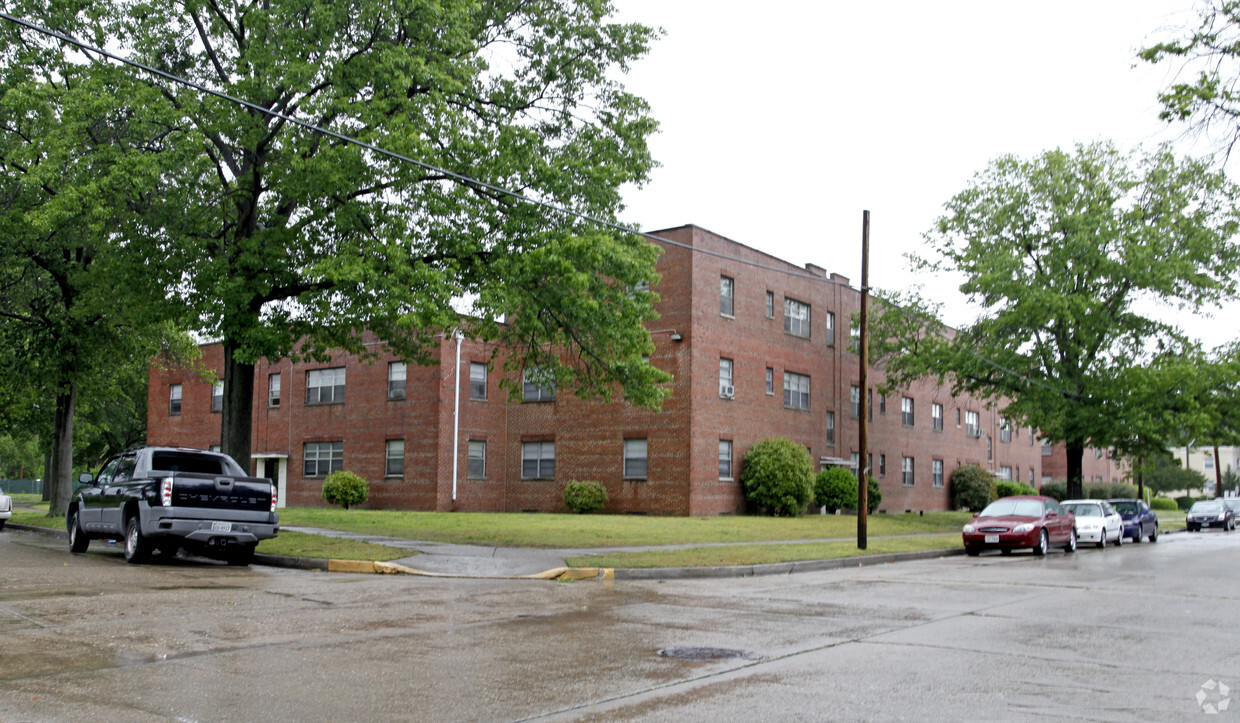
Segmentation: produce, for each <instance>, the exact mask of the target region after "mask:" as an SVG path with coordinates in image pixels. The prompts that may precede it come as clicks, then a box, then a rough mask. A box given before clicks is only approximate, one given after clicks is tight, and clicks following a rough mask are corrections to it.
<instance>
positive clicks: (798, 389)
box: [784, 372, 809, 409]
mask: <svg viewBox="0 0 1240 723" xmlns="http://www.w3.org/2000/svg"><path fill="white" fill-rule="evenodd" d="M784 406H785V407H789V408H791V409H809V377H808V376H806V375H804V374H793V373H792V372H784Z"/></svg>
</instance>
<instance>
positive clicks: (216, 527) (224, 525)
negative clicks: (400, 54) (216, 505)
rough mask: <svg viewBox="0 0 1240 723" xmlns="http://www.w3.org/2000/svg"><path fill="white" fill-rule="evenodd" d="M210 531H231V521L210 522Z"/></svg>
mask: <svg viewBox="0 0 1240 723" xmlns="http://www.w3.org/2000/svg"><path fill="white" fill-rule="evenodd" d="M211 531H212V532H232V523H231V522H212V523H211Z"/></svg>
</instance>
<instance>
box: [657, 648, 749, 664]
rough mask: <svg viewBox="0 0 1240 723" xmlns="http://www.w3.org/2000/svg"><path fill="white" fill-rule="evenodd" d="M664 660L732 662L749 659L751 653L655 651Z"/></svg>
mask: <svg viewBox="0 0 1240 723" xmlns="http://www.w3.org/2000/svg"><path fill="white" fill-rule="evenodd" d="M655 652H657V653H658V654H659V655H661V656H662V657H664V658H671V659H673V660H687V661H690V662H708V661H711V660H732V659H734V658H750V657H752V656H753V653H750V652H747V651H744V650H733V649H732V648H660V649H659V650H657V651H655Z"/></svg>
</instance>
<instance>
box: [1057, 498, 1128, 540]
mask: <svg viewBox="0 0 1240 723" xmlns="http://www.w3.org/2000/svg"><path fill="white" fill-rule="evenodd" d="M1059 504H1060V505H1062V506H1063V508H1064V509H1065V510H1067V511H1069V512H1071V513H1072V514H1073V515H1076V539H1077V540H1078V541H1079V542H1080V543H1081V544H1085V543H1088V542H1092V543H1094V544H1095V545H1097V546H1098V547H1106V546H1107V543H1108V542H1114V543H1115V546H1116V547H1118V546H1120V545H1122V544H1124V518H1123V516H1121V515H1120V513H1119V512H1117V511H1116V510H1115V508H1114V507H1112V506H1111V503H1110V502H1107V501H1106V500H1067V501H1065V502H1060V503H1059Z"/></svg>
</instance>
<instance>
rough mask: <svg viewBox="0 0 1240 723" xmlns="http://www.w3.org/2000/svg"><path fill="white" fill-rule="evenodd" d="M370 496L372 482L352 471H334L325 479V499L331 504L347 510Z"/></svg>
mask: <svg viewBox="0 0 1240 723" xmlns="http://www.w3.org/2000/svg"><path fill="white" fill-rule="evenodd" d="M369 496H370V483H369V482H367V481H366V480H364V479H362V478H361V477H359V476H357V475H355V474H353V473H352V472H345V471H343V470H342V471H339V472H332V473H331V474H329V475H327V478H326V479H324V480H323V499H324V501H326V502H327V504H329V505H340V506H341V507H343V508H345V509H346V510H347V509H349V507H356V506H357V505H360V504H362V503H363V502H365V501H366V498H367V497H369Z"/></svg>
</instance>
